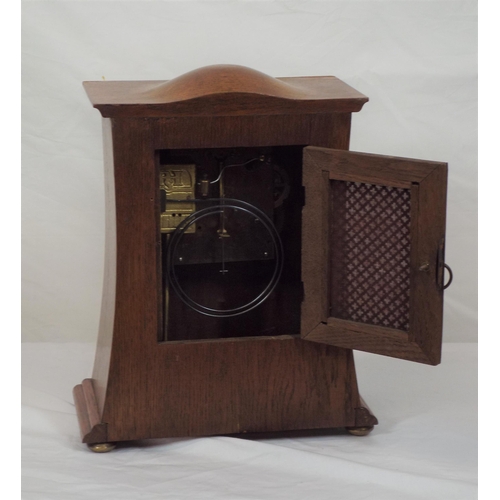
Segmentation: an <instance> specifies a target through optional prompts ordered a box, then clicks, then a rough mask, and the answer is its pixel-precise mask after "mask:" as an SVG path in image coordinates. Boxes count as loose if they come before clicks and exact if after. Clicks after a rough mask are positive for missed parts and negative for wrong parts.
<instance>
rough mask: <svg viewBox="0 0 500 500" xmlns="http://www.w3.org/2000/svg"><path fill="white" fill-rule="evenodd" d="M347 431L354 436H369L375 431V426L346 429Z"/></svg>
mask: <svg viewBox="0 0 500 500" xmlns="http://www.w3.org/2000/svg"><path fill="white" fill-rule="evenodd" d="M346 430H347V432H348V433H349V434H352V435H353V436H367V435H368V434H370V432H371V431H372V430H373V425H371V426H369V427H346Z"/></svg>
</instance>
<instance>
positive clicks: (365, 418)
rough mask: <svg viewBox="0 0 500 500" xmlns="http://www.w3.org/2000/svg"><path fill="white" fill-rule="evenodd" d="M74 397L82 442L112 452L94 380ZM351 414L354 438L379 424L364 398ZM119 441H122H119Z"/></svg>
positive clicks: (85, 382)
mask: <svg viewBox="0 0 500 500" xmlns="http://www.w3.org/2000/svg"><path fill="white" fill-rule="evenodd" d="M73 396H74V401H75V406H76V411H77V417H78V423H79V426H80V434H81V437H82V442H83V443H86V444H87V445H88V447H89V449H90V450H91V451H93V452H95V453H106V452H108V451H112V450H113V449H114V448H115V446H116V443H115V442H108V424H106V423H104V422H101V420H100V417H99V411H98V407H97V401H96V397H95V393H94V388H93V382H92V379H85V380H83V382H82V383H81V384H79V385H77V386H76V387H75V388H74V389H73ZM350 413H351V412H350V411H347V414H346V416H345V420H346V425H345V428H346V430H347V432H349V434H352V435H354V436H366V435H367V434H369V433H370V432H371V431H372V430H373V427H374V426H375V425H377V424H378V421H377V418H376V417H375V416H374V415H373V413H372V412H371V411H370V409H369V407H368V406H367V405H366V403H365V402H364V400H363V399H362V398H360V404H359V405H358V406H357V407H355V408H354V421H353V420H352V418H351V417H349V415H350ZM335 420H336V421H337V422H339V421H341V420H342V417H339V416H337V417H336V418H335ZM348 424H349V425H348ZM353 424H354V425H353ZM287 430H290V429H287ZM156 437H170V436H156ZM140 438H141V436H137V439H140ZM126 440H129V438H128V437H127V439H124V441H126ZM118 441H120V440H119V439H118Z"/></svg>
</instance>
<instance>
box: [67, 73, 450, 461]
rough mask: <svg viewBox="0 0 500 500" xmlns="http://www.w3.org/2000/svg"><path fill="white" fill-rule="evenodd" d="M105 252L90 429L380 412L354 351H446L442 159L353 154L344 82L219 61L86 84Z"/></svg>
mask: <svg viewBox="0 0 500 500" xmlns="http://www.w3.org/2000/svg"><path fill="white" fill-rule="evenodd" d="M84 86H85V89H86V91H87V94H88V96H89V98H90V100H91V102H92V104H93V106H94V107H95V108H97V109H98V110H99V111H100V113H101V115H102V117H103V118H102V123H103V137H104V156H105V161H104V165H105V184H106V249H105V276H104V292H103V301H102V311H101V321H100V326H99V335H98V343H97V352H96V359H95V364H94V371H93V374H92V378H91V379H85V380H84V381H83V382H82V383H81V384H80V385H77V386H76V387H75V389H74V398H75V404H76V409H77V415H78V420H79V425H80V431H81V435H82V440H83V442H84V443H87V444H88V445H89V447H90V448H91V449H92V450H93V451H108V450H110V449H112V448H113V446H114V443H116V442H119V441H128V440H137V439H146V438H161V437H179V436H208V435H216V434H241V433H247V432H252V433H254V432H268V431H286V430H293V429H318V428H337V427H343V428H346V429H347V430H348V432H350V433H351V434H355V435H365V434H367V433H368V432H369V431H370V430H371V429H372V428H373V426H374V425H375V424H376V423H377V420H376V418H375V416H374V415H373V414H372V412H371V411H370V409H369V408H368V406H367V405H366V403H365V402H364V401H363V399H362V398H361V396H360V394H359V392H358V386H357V382H356V372H355V367H354V360H353V351H352V350H353V349H359V350H362V351H368V352H372V353H377V354H381V355H387V356H393V357H397V358H401V359H406V360H410V361H417V362H421V363H427V364H431V365H436V364H438V363H439V361H440V353H441V333H442V310H443V290H444V288H445V287H446V286H447V285H448V284H449V282H450V280H451V272H450V276H449V278H448V283H447V284H445V283H444V280H445V277H444V273H445V268H447V267H448V266H446V264H445V263H444V237H445V211H446V177H447V166H446V164H445V163H440V162H431V161H423V160H412V159H405V158H397V157H390V156H380V155H372V154H367V153H357V152H351V151H348V149H349V136H350V126H351V115H352V113H354V112H358V111H360V110H361V108H362V107H363V105H364V104H365V103H366V102H367V101H368V99H367V98H366V97H365V96H364V95H362V94H360V93H359V92H357V91H356V90H354V89H353V88H351V87H350V86H348V85H347V84H345V83H343V82H342V81H340V80H339V79H337V78H335V77H307V78H304V77H301V78H272V77H270V76H267V75H264V74H263V73H259V72H257V71H254V70H251V69H248V68H244V67H240V66H209V67H206V68H201V69H199V70H196V71H193V72H191V73H187V74H185V75H183V76H180V77H178V78H176V79H174V80H171V81H123V82H118V81H117V82H107V81H104V82H85V83H84Z"/></svg>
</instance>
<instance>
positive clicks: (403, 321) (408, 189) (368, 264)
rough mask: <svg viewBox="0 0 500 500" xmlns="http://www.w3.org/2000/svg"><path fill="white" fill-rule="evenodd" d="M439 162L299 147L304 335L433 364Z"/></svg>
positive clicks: (438, 330)
mask: <svg viewBox="0 0 500 500" xmlns="http://www.w3.org/2000/svg"><path fill="white" fill-rule="evenodd" d="M446 179H447V165H446V164H445V163H438V162H431V161H421V160H410V159H405V158H395V157H388V156H379V155H372V154H365V153H354V152H350V151H340V150H332V149H325V148H317V147H307V148H305V149H304V162H303V185H304V188H305V205H304V209H303V213H302V281H303V283H304V301H303V303H302V309H301V336H302V338H303V339H305V340H311V341H314V342H321V343H325V344H332V345H335V346H337V347H343V348H348V349H358V350H361V351H367V352H372V353H376V354H383V355H387V356H392V357H396V358H401V359H407V360H411V361H417V362H420V363H427V364H432V365H437V364H438V363H439V362H440V359H441V338H442V318H443V280H444V237H445V215H446Z"/></svg>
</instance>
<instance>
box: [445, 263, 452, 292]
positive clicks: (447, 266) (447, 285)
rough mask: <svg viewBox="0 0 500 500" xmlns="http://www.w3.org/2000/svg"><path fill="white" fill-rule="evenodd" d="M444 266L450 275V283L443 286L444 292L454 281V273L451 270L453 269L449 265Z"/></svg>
mask: <svg viewBox="0 0 500 500" xmlns="http://www.w3.org/2000/svg"><path fill="white" fill-rule="evenodd" d="M443 266H444V268H445V269H448V274H449V275H450V277H449V278H448V283H446V285H443V290H446V289H447V288H448V287H449V286H450V285H451V282H452V281H453V272H452V270H451V267H450V266H449V265H448V264H443Z"/></svg>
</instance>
